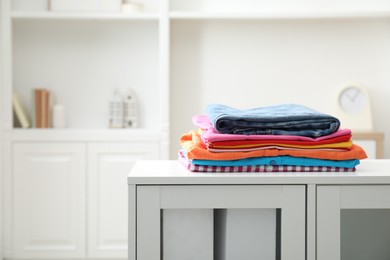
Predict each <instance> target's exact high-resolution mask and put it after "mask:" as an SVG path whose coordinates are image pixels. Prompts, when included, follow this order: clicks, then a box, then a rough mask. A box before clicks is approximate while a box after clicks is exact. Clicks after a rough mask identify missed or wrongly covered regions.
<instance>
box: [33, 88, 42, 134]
mask: <svg viewBox="0 0 390 260" xmlns="http://www.w3.org/2000/svg"><path fill="white" fill-rule="evenodd" d="M41 94H42V89H34V101H35V127H36V128H41V127H42V113H41Z"/></svg>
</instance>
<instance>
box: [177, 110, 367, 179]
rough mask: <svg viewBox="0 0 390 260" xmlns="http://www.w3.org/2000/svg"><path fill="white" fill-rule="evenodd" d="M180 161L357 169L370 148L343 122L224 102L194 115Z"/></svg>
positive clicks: (236, 167)
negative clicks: (354, 137) (358, 141)
mask: <svg viewBox="0 0 390 260" xmlns="http://www.w3.org/2000/svg"><path fill="white" fill-rule="evenodd" d="M193 122H194V124H195V125H196V126H197V127H199V130H198V131H194V130H193V131H190V132H188V133H186V134H184V135H183V136H182V137H181V139H180V143H181V147H182V149H181V150H180V151H179V161H180V162H182V163H183V165H185V166H186V167H187V168H188V169H189V170H191V171H197V172H305V171H309V172H354V171H355V170H356V166H357V165H358V164H359V163H360V160H362V159H365V158H367V155H366V153H365V151H364V150H363V149H362V148H361V147H360V146H358V145H356V144H353V143H352V141H351V136H352V132H351V130H349V129H339V128H340V121H339V120H338V119H337V118H335V117H333V116H330V115H327V114H323V113H320V112H317V111H315V110H313V109H311V108H308V107H305V106H302V105H296V104H283V105H277V106H269V107H259V108H255V109H249V110H239V109H235V108H231V107H228V106H225V105H220V104H211V105H209V106H208V107H207V110H206V115H197V116H194V117H193Z"/></svg>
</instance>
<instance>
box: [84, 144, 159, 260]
mask: <svg viewBox="0 0 390 260" xmlns="http://www.w3.org/2000/svg"><path fill="white" fill-rule="evenodd" d="M158 150H159V149H158V146H157V145H155V144H153V143H151V144H149V143H141V144H140V143H138V144H137V143H114V144H113V143H93V144H89V145H88V203H87V204H88V221H87V223H88V257H89V258H127V243H128V241H127V228H126V227H127V186H126V177H127V175H128V173H129V169H131V168H132V167H133V165H134V164H135V162H136V161H138V160H144V159H157V158H158Z"/></svg>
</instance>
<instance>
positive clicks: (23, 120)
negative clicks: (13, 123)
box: [12, 92, 31, 128]
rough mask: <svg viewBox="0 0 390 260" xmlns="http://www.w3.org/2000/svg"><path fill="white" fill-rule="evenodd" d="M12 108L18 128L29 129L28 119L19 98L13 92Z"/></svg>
mask: <svg viewBox="0 0 390 260" xmlns="http://www.w3.org/2000/svg"><path fill="white" fill-rule="evenodd" d="M12 108H13V110H14V113H15V116H16V119H17V120H18V123H19V124H20V126H21V127H22V128H29V127H30V126H31V123H30V119H29V117H28V115H27V112H26V110H25V108H24V106H23V105H22V102H21V100H20V98H19V96H18V95H17V94H16V93H15V92H14V93H13V94H12Z"/></svg>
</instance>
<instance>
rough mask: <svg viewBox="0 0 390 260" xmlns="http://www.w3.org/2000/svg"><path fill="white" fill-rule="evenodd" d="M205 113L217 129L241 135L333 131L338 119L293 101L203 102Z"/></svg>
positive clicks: (322, 132)
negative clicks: (231, 104) (254, 105)
mask: <svg viewBox="0 0 390 260" xmlns="http://www.w3.org/2000/svg"><path fill="white" fill-rule="evenodd" d="M206 114H207V116H208V118H209V120H210V122H211V123H212V124H213V126H214V128H215V129H216V130H217V131H219V132H220V133H225V134H243V135H298V136H308V137H313V138H315V137H320V136H325V135H329V134H332V133H334V132H336V131H337V130H338V129H339V127H340V121H339V119H337V118H336V117H333V116H331V115H327V114H324V113H320V112H318V111H316V110H314V109H311V108H308V107H306V106H302V105H297V104H282V105H275V106H266V107H258V108H253V109H245V110H240V109H236V108H232V107H228V106H225V105H221V104H210V105H208V106H207V109H206Z"/></svg>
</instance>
